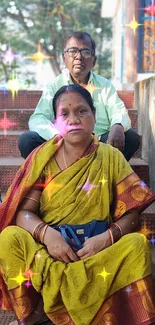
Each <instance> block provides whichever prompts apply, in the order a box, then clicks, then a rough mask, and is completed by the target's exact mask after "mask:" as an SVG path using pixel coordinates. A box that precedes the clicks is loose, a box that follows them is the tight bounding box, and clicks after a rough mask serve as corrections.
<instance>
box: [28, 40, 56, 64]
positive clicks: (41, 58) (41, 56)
mask: <svg viewBox="0 0 155 325" xmlns="http://www.w3.org/2000/svg"><path fill="white" fill-rule="evenodd" d="M27 58H28V59H31V60H34V61H36V62H38V63H42V62H43V61H44V60H45V59H51V58H52V56H49V55H44V53H43V52H41V45H40V43H39V44H38V51H37V52H36V53H34V54H33V55H31V56H27Z"/></svg>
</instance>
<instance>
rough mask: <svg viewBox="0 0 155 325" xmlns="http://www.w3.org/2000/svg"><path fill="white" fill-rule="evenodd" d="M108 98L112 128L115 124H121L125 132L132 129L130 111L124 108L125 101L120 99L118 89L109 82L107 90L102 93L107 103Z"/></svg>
mask: <svg viewBox="0 0 155 325" xmlns="http://www.w3.org/2000/svg"><path fill="white" fill-rule="evenodd" d="M104 96H105V98H106V103H105V105H106V111H107V115H108V118H109V122H110V128H111V127H112V126H113V125H114V124H118V123H119V124H121V125H122V126H123V127H124V132H126V131H127V130H129V129H130V128H131V121H130V118H129V115H128V111H127V109H126V108H125V106H124V103H123V101H122V100H121V99H120V98H119V97H118V94H117V92H116V89H115V88H114V86H113V85H112V84H111V82H110V81H107V85H106V88H105V89H104V90H103V92H102V98H103V101H104V102H105V98H104Z"/></svg>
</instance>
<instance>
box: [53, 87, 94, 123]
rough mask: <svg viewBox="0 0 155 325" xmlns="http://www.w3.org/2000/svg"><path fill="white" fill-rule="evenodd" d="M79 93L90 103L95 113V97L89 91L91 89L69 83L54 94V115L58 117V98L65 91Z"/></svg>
mask: <svg viewBox="0 0 155 325" xmlns="http://www.w3.org/2000/svg"><path fill="white" fill-rule="evenodd" d="M68 92H70V93H75V92H76V93H79V94H80V95H81V96H82V97H83V98H84V99H85V101H86V102H87V103H88V105H89V106H90V108H91V110H92V112H93V113H95V107H94V104H93V99H92V97H91V95H90V93H89V91H88V90H87V89H85V88H83V87H81V86H79V85H76V84H72V85H68V86H62V87H61V88H60V89H59V90H58V91H57V92H56V93H55V95H54V97H53V111H54V117H55V118H56V112H57V105H58V99H59V97H60V96H61V95H62V94H65V93H68Z"/></svg>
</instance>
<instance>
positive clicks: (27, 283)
mask: <svg viewBox="0 0 155 325" xmlns="http://www.w3.org/2000/svg"><path fill="white" fill-rule="evenodd" d="M24 285H25V286H26V287H27V289H28V288H29V287H31V285H32V284H31V282H30V281H29V280H28V281H27V282H25V283H24Z"/></svg>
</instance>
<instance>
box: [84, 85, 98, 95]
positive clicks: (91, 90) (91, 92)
mask: <svg viewBox="0 0 155 325" xmlns="http://www.w3.org/2000/svg"><path fill="white" fill-rule="evenodd" d="M85 88H86V89H87V90H88V91H89V93H90V94H91V96H92V95H93V93H94V91H96V90H98V89H99V90H100V89H101V87H95V86H94V85H93V84H92V83H90V84H88V85H87V86H85Z"/></svg>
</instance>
